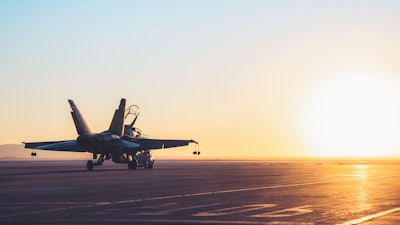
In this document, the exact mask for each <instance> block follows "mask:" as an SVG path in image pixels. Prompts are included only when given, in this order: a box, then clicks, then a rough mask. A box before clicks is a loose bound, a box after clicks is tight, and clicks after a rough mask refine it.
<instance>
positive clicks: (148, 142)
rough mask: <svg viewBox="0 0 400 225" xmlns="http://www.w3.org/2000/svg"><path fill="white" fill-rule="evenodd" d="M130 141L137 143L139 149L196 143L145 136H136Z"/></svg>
mask: <svg viewBox="0 0 400 225" xmlns="http://www.w3.org/2000/svg"><path fill="white" fill-rule="evenodd" d="M132 142H134V143H136V144H139V145H140V146H139V147H138V149H140V150H152V149H163V148H174V147H181V146H187V145H189V144H190V143H196V144H197V142H196V141H194V140H163V139H147V138H143V139H142V138H136V139H133V140H132Z"/></svg>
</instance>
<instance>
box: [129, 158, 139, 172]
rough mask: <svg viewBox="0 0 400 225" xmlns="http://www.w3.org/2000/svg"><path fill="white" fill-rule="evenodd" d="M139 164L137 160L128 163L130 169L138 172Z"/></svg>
mask: <svg viewBox="0 0 400 225" xmlns="http://www.w3.org/2000/svg"><path fill="white" fill-rule="evenodd" d="M137 166H138V163H137V161H136V160H132V161H128V169H130V170H136V168H137Z"/></svg>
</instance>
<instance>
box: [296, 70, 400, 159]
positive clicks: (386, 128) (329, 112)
mask: <svg viewBox="0 0 400 225" xmlns="http://www.w3.org/2000/svg"><path fill="white" fill-rule="evenodd" d="M334 77H335V79H334V80H332V81H330V82H328V83H326V84H325V85H323V86H321V87H320V88H319V89H318V90H316V92H315V93H314V94H313V95H312V96H311V99H310V101H309V103H308V104H306V106H305V110H304V115H303V121H302V123H303V124H302V128H303V132H304V134H305V138H306V140H307V143H308V144H309V146H310V148H311V150H312V151H313V152H314V154H317V155H320V156H354V157H374V156H388V155H393V154H400V149H399V146H400V142H399V140H400V104H399V103H400V94H399V87H398V86H397V85H396V84H395V82H393V81H391V80H390V79H389V78H386V77H384V76H383V75H381V74H375V73H371V72H360V71H359V72H352V73H345V74H340V75H336V76H334Z"/></svg>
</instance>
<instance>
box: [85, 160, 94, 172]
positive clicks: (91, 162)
mask: <svg viewBox="0 0 400 225" xmlns="http://www.w3.org/2000/svg"><path fill="white" fill-rule="evenodd" d="M93 167H94V163H93V161H92V160H88V161H87V163H86V168H87V170H89V171H92V170H93Z"/></svg>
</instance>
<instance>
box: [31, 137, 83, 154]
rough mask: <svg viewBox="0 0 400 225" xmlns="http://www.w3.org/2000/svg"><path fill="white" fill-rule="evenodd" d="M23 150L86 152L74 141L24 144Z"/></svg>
mask: <svg viewBox="0 0 400 225" xmlns="http://www.w3.org/2000/svg"><path fill="white" fill-rule="evenodd" d="M24 144H25V148H31V149H38V150H53V151H67V152H87V151H86V150H84V149H82V148H81V147H79V146H78V145H77V143H76V140H70V141H48V142H24Z"/></svg>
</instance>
